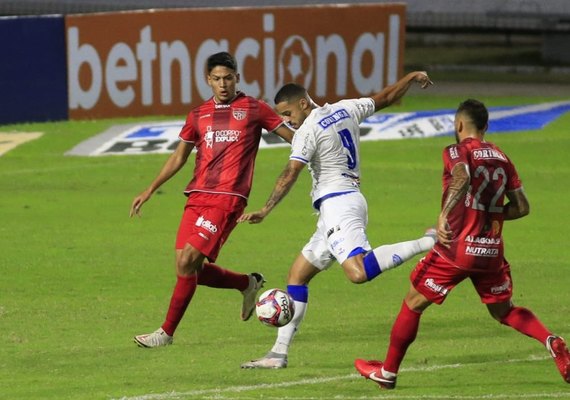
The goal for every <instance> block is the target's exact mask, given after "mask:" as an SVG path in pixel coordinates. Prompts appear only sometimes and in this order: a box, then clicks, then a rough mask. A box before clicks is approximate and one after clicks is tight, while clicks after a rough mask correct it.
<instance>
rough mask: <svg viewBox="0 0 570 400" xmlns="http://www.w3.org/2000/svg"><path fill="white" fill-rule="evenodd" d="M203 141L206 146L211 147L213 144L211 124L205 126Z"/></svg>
mask: <svg viewBox="0 0 570 400" xmlns="http://www.w3.org/2000/svg"><path fill="white" fill-rule="evenodd" d="M204 142H206V148H207V149H211V148H212V147H213V145H214V131H213V130H212V127H211V126H208V127H206V133H205V134H204Z"/></svg>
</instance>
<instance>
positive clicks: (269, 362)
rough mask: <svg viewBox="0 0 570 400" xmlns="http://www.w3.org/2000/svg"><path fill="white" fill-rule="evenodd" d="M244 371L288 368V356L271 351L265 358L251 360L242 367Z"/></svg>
mask: <svg viewBox="0 0 570 400" xmlns="http://www.w3.org/2000/svg"><path fill="white" fill-rule="evenodd" d="M241 368H244V369H253V368H265V369H280V368H287V354H279V353H273V352H272V351H270V352H269V353H267V354H266V355H265V356H264V357H262V358H258V359H257V360H251V361H248V362H245V363H243V364H242V365H241Z"/></svg>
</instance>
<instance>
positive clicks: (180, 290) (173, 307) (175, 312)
mask: <svg viewBox="0 0 570 400" xmlns="http://www.w3.org/2000/svg"><path fill="white" fill-rule="evenodd" d="M197 279H198V278H197V276H196V275H195V274H194V275H191V276H178V278H177V280H176V286H174V291H173V293H172V298H171V299H170V306H169V307H168V312H167V313H166V321H164V324H162V329H164V331H165V332H166V333H167V334H168V335H170V336H172V335H174V331H175V330H176V328H177V327H178V324H179V323H180V321H181V320H182V317H183V316H184V312H185V311H186V308H187V307H188V304H190V300H192V296H194V292H195V291H196V281H197Z"/></svg>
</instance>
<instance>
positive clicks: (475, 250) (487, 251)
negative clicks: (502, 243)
mask: <svg viewBox="0 0 570 400" xmlns="http://www.w3.org/2000/svg"><path fill="white" fill-rule="evenodd" d="M465 254H467V255H469V256H478V257H497V256H498V255H499V249H496V248H488V247H478V246H467V247H465Z"/></svg>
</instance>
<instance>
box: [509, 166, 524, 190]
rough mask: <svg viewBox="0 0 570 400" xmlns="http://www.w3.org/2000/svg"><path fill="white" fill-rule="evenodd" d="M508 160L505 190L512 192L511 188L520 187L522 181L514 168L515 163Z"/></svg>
mask: <svg viewBox="0 0 570 400" xmlns="http://www.w3.org/2000/svg"><path fill="white" fill-rule="evenodd" d="M508 162H509V163H508V171H507V176H508V180H507V187H506V190H507V192H512V191H513V190H517V189H520V188H521V187H522V181H521V179H520V178H519V174H518V172H517V169H516V168H515V165H514V164H513V163H512V162H511V160H508Z"/></svg>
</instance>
